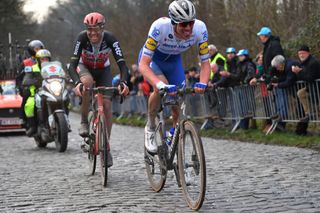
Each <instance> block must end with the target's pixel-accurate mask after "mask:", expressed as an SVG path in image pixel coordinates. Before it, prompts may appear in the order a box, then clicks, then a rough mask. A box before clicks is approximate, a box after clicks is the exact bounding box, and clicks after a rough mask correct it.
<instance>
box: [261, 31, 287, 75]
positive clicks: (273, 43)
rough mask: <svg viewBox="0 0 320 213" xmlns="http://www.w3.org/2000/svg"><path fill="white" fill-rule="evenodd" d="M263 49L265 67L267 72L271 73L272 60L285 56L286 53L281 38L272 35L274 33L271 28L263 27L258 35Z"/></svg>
mask: <svg viewBox="0 0 320 213" xmlns="http://www.w3.org/2000/svg"><path fill="white" fill-rule="evenodd" d="M257 35H258V36H259V39H260V41H261V43H262V44H263V45H264V47H263V67H264V70H265V71H267V72H268V71H270V68H271V60H272V59H273V58H274V57H275V56H276V55H283V56H284V52H283V49H282V46H281V44H280V38H279V37H278V36H274V35H272V31H271V29H270V28H269V27H262V28H261V29H260V31H259V32H258V33H257Z"/></svg>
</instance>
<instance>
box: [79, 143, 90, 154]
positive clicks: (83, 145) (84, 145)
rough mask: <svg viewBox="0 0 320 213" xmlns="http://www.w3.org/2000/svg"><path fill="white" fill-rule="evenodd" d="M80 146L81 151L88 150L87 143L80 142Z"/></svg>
mask: <svg viewBox="0 0 320 213" xmlns="http://www.w3.org/2000/svg"><path fill="white" fill-rule="evenodd" d="M80 148H81V150H82V151H83V152H89V145H88V144H85V143H83V144H81V146H80Z"/></svg>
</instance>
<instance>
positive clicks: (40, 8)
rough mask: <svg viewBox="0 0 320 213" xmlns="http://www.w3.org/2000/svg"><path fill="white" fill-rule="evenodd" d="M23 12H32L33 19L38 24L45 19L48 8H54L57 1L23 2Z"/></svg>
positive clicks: (29, 0)
mask: <svg viewBox="0 0 320 213" xmlns="http://www.w3.org/2000/svg"><path fill="white" fill-rule="evenodd" d="M24 2H25V5H24V7H23V10H24V11H25V12H34V14H33V16H32V17H33V18H34V19H35V20H37V21H38V22H39V23H40V22H41V21H43V20H44V19H45V18H46V15H47V13H48V10H49V8H50V7H54V6H56V2H57V0H24Z"/></svg>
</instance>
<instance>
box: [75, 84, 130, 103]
mask: <svg viewBox="0 0 320 213" xmlns="http://www.w3.org/2000/svg"><path fill="white" fill-rule="evenodd" d="M84 88H85V90H86V91H92V92H100V91H114V95H117V96H120V104H122V103H123V100H124V96H122V95H120V93H119V92H120V90H119V88H118V87H106V86H98V87H93V88H89V87H84V85H83V84H81V85H80V92H81V93H82V92H83V91H84V90H83V89H84ZM121 88H122V86H121Z"/></svg>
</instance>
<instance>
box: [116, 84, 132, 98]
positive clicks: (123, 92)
mask: <svg viewBox="0 0 320 213" xmlns="http://www.w3.org/2000/svg"><path fill="white" fill-rule="evenodd" d="M118 89H119V91H120V95H121V96H127V95H128V94H129V87H128V86H127V84H126V83H125V82H121V83H120V84H119V86H118Z"/></svg>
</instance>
